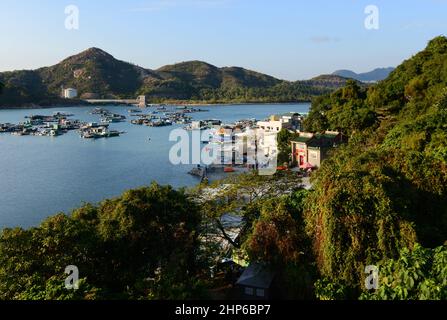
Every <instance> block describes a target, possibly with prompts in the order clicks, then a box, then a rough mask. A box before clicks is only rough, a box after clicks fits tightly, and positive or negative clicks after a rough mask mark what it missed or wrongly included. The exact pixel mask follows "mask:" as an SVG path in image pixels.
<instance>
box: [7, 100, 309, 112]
mask: <svg viewBox="0 0 447 320" xmlns="http://www.w3.org/2000/svg"><path fill="white" fill-rule="evenodd" d="M304 103H312V102H311V101H299V102H237V103H231V102H228V103H168V102H166V103H154V104H152V105H157V106H161V105H172V106H178V107H182V106H185V107H194V106H196V107H215V106H252V105H272V106H274V105H278V106H280V105H293V104H304ZM96 106H108V107H110V106H114V107H131V105H128V104H107V103H105V104H103V103H94V104H93V103H88V102H86V103H79V104H54V105H44V106H42V105H33V104H31V105H25V106H20V107H16V106H11V107H8V106H0V111H1V110H31V109H42V110H45V109H57V108H76V107H96Z"/></svg>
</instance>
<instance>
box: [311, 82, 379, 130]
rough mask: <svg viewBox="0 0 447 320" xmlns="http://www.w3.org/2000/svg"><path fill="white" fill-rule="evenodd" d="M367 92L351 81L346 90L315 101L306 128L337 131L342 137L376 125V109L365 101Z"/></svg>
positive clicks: (343, 89)
mask: <svg viewBox="0 0 447 320" xmlns="http://www.w3.org/2000/svg"><path fill="white" fill-rule="evenodd" d="M365 98H366V89H364V88H361V87H360V86H359V85H358V84H357V83H356V82H354V81H352V80H349V81H348V82H347V85H346V87H344V88H342V89H340V90H337V91H336V92H334V93H332V94H331V95H327V96H322V97H319V98H316V99H315V100H314V102H313V104H312V109H311V111H310V113H309V117H308V118H307V119H306V121H305V128H306V130H308V131H312V132H321V131H325V130H338V131H339V132H341V133H343V134H347V135H350V134H352V133H355V132H358V131H361V130H364V129H366V128H370V127H372V126H374V125H375V123H376V122H377V115H376V113H375V112H374V110H373V109H372V108H371V107H369V106H368V105H367V103H366V102H365Z"/></svg>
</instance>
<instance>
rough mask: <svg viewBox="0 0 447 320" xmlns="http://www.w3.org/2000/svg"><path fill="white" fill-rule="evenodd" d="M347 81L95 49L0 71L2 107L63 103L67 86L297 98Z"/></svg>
mask: <svg viewBox="0 0 447 320" xmlns="http://www.w3.org/2000/svg"><path fill="white" fill-rule="evenodd" d="M345 82H346V79H343V78H341V77H338V76H334V75H329V76H321V77H317V78H315V79H311V80H308V81H297V82H289V81H284V80H279V79H277V78H274V77H272V76H269V75H265V74H262V73H259V72H255V71H251V70H247V69H244V68H240V67H224V68H218V67H216V66H213V65H211V64H208V63H206V62H202V61H188V62H182V63H177V64H173V65H168V66H164V67H161V68H159V69H157V70H150V69H145V68H142V67H139V66H137V65H134V64H131V63H128V62H124V61H120V60H117V59H115V58H114V57H113V56H112V55H110V54H109V53H107V52H105V51H103V50H101V49H99V48H90V49H88V50H86V51H83V52H81V53H79V54H77V55H74V56H71V57H68V58H66V59H64V60H63V61H61V62H60V63H58V64H56V65H54V66H50V67H45V68H40V69H37V70H26V71H13V72H3V73H0V83H4V90H3V91H4V92H3V94H2V95H0V106H22V105H26V104H37V105H51V104H52V103H59V102H60V94H61V89H62V88H63V87H64V88H68V87H73V88H76V89H77V90H78V93H79V96H80V98H81V99H88V98H92V97H95V98H135V97H136V96H138V95H146V96H147V98H148V99H149V101H152V102H167V101H175V102H179V101H185V102H207V103H222V102H295V101H304V100H306V101H308V100H310V99H311V98H312V97H314V96H318V95H321V94H325V93H329V92H331V91H332V90H334V89H336V88H339V87H340V86H343V85H344V83H345ZM64 102H66V101H64ZM71 102H72V103H75V101H71ZM77 103H79V102H77Z"/></svg>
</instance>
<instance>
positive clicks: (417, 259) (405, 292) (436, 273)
mask: <svg viewBox="0 0 447 320" xmlns="http://www.w3.org/2000/svg"><path fill="white" fill-rule="evenodd" d="M378 267H379V270H380V278H379V281H380V287H379V290H377V291H372V292H368V293H364V294H362V296H361V299H365V300H447V246H442V247H438V248H436V249H424V248H422V247H421V246H419V245H417V246H416V247H415V248H414V250H409V249H406V248H404V249H402V251H401V252H400V255H399V257H398V258H397V259H395V260H387V261H384V262H383V263H381V264H380V265H379V266H378Z"/></svg>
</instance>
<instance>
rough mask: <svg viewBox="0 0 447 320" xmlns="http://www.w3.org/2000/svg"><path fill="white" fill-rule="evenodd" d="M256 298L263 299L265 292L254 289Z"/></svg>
mask: <svg viewBox="0 0 447 320" xmlns="http://www.w3.org/2000/svg"><path fill="white" fill-rule="evenodd" d="M256 296H257V297H265V290H264V289H256Z"/></svg>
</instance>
